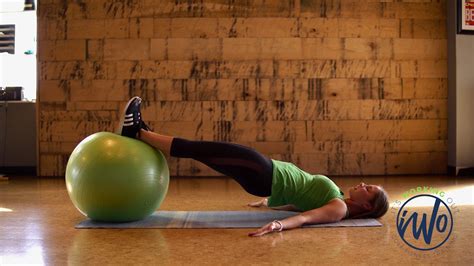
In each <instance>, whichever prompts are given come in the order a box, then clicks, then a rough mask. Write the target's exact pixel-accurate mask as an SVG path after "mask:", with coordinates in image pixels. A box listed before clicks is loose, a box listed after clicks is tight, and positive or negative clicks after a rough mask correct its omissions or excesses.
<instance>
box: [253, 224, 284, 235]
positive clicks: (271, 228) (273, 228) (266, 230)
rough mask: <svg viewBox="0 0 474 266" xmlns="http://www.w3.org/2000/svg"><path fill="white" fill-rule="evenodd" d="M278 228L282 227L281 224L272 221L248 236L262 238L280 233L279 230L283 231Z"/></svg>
mask: <svg viewBox="0 0 474 266" xmlns="http://www.w3.org/2000/svg"><path fill="white" fill-rule="evenodd" d="M280 226H282V225H281V223H280V224H278V223H277V222H275V221H273V222H271V223H268V224H266V225H264V226H262V227H260V229H258V230H257V231H254V232H251V233H249V236H263V235H266V234H268V233H271V232H273V231H281V230H280V229H283V228H282V227H280Z"/></svg>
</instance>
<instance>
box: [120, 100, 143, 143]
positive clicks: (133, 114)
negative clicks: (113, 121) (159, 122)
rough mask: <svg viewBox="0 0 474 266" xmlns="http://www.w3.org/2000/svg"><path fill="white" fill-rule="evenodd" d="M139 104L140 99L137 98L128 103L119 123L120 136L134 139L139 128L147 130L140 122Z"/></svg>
mask: <svg viewBox="0 0 474 266" xmlns="http://www.w3.org/2000/svg"><path fill="white" fill-rule="evenodd" d="M141 103H142V99H141V98H140V97H138V96H135V97H133V98H132V99H130V101H128V103H127V105H126V106H125V108H124V110H125V111H124V114H123V116H122V120H121V122H120V126H121V130H120V135H122V136H125V137H129V138H136V137H137V134H138V133H139V132H140V129H141V128H145V129H146V128H148V127H147V126H146V125H145V123H144V122H143V121H142V115H141V112H140V105H141Z"/></svg>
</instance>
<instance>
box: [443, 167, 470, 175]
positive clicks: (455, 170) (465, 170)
mask: <svg viewBox="0 0 474 266" xmlns="http://www.w3.org/2000/svg"><path fill="white" fill-rule="evenodd" d="M448 175H450V176H473V177H474V167H456V166H451V165H448Z"/></svg>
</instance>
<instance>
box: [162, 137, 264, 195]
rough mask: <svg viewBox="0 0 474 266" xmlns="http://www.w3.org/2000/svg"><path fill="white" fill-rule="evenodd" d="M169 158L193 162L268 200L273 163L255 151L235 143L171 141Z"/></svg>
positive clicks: (177, 139)
mask: <svg viewBox="0 0 474 266" xmlns="http://www.w3.org/2000/svg"><path fill="white" fill-rule="evenodd" d="M170 154H171V156H174V157H179V158H192V159H194V160H196V161H199V162H202V163H204V164H205V165H207V166H209V167H210V168H212V169H214V170H216V171H217V172H219V173H221V174H224V175H226V176H230V177H232V178H233V179H235V180H236V181H237V182H238V183H239V184H240V185H241V186H242V187H243V188H244V189H245V191H247V192H248V193H250V194H252V195H255V196H259V197H268V196H270V194H271V191H272V176H273V175H272V172H273V163H272V161H271V160H270V159H269V158H267V157H265V156H263V155H262V154H260V153H258V152H257V151H255V150H254V149H251V148H249V147H245V146H242V145H238V144H235V143H227V142H216V141H191V140H186V139H182V138H174V139H173V142H172V143H171V150H170Z"/></svg>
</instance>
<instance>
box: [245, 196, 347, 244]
mask: <svg viewBox="0 0 474 266" xmlns="http://www.w3.org/2000/svg"><path fill="white" fill-rule="evenodd" d="M346 210H347V207H346V204H345V203H344V201H342V200H340V199H334V200H332V201H330V202H329V203H328V204H326V205H324V206H322V207H320V208H317V209H313V210H310V211H307V212H303V213H300V214H298V215H295V216H292V217H288V218H286V219H284V220H281V221H279V223H280V224H281V228H280V224H278V223H276V224H275V222H271V223H268V224H266V225H264V226H263V227H261V228H260V229H259V230H257V231H255V232H252V233H250V234H249V236H263V235H265V234H268V233H270V232H273V231H280V229H282V230H288V229H293V228H297V227H300V226H302V225H303V224H322V223H333V222H338V221H340V220H342V219H343V218H344V217H345V215H346Z"/></svg>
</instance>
